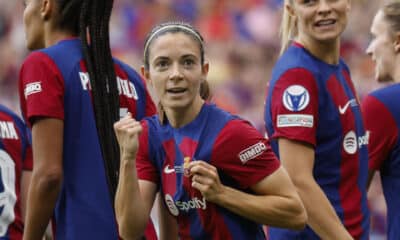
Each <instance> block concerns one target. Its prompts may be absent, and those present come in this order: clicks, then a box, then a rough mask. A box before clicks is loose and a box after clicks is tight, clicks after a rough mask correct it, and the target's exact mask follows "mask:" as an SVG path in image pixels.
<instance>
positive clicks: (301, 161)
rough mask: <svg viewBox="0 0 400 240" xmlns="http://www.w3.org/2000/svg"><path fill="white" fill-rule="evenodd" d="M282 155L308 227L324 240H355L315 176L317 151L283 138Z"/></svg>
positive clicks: (280, 146) (281, 158)
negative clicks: (305, 212) (304, 209)
mask: <svg viewBox="0 0 400 240" xmlns="http://www.w3.org/2000/svg"><path fill="white" fill-rule="evenodd" d="M278 142H279V155H280V160H281V162H282V164H283V165H284V167H285V168H286V169H287V171H288V173H289V175H290V177H291V178H292V181H293V183H294V185H295V186H296V188H297V191H298V193H299V194H300V197H301V199H302V200H303V203H304V206H305V208H306V211H307V215H308V222H307V224H308V225H309V226H310V227H311V228H312V229H313V230H314V231H315V232H316V233H317V234H318V235H319V236H320V237H321V238H323V239H352V237H351V235H350V234H349V233H348V231H347V230H346V229H345V227H344V226H343V224H342V223H341V221H340V219H339V217H338V216H337V215H336V212H335V210H334V208H333V207H332V205H331V203H330V202H329V200H328V198H327V197H326V196H325V194H324V192H323V191H322V189H321V188H320V187H319V185H318V183H317V182H316V181H315V179H314V176H313V167H314V155H315V152H314V149H313V148H312V147H311V146H309V145H305V144H302V143H300V142H297V141H292V140H288V139H285V138H280V139H279V140H278Z"/></svg>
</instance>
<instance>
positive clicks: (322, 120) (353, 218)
mask: <svg viewBox="0 0 400 240" xmlns="http://www.w3.org/2000/svg"><path fill="white" fill-rule="evenodd" d="M265 125H266V130H267V134H268V136H269V137H270V138H271V145H272V149H273V150H274V152H275V153H276V154H279V152H278V146H277V139H278V138H287V139H291V140H296V141H300V142H304V143H307V144H310V145H312V146H313V147H314V149H315V162H314V170H313V175H314V178H315V180H316V182H317V183H318V184H319V186H320V187H321V189H322V190H323V191H324V193H325V195H326V196H327V198H328V199H329V201H330V203H331V204H332V206H333V207H334V209H335V211H336V213H337V215H338V216H339V218H340V220H341V221H342V222H343V224H344V226H345V227H346V229H347V230H348V231H349V232H350V234H351V235H352V236H353V237H354V238H355V239H368V231H369V219H368V218H369V211H368V207H367V199H366V182H367V172H368V151H367V146H366V145H367V144H368V137H369V134H368V132H366V131H365V130H364V126H363V121H362V116H361V111H360V106H359V102H358V100H357V96H356V93H355V90H354V86H353V83H352V81H351V78H350V72H349V69H348V67H347V66H346V64H345V63H344V62H343V61H342V60H340V62H339V64H337V65H330V64H327V63H325V62H323V61H321V60H319V59H317V58H315V57H314V56H313V55H311V54H310V53H309V52H308V51H307V50H306V49H305V48H303V47H302V46H301V45H300V44H298V43H294V44H292V45H291V46H290V47H289V49H288V50H287V51H286V52H285V53H284V54H283V55H282V57H281V58H280V59H279V60H278V62H277V64H276V66H275V68H274V69H273V73H272V79H271V81H270V82H269V87H268V92H267V98H266V105H265ZM270 234H271V239H319V238H318V237H317V235H316V234H315V233H314V232H313V231H312V230H311V228H310V227H307V228H306V229H305V230H304V231H290V230H284V229H278V228H271V229H270Z"/></svg>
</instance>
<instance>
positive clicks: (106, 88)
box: [56, 0, 120, 201]
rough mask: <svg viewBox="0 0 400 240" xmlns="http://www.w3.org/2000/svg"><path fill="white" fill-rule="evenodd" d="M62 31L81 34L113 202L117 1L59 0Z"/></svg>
mask: <svg viewBox="0 0 400 240" xmlns="http://www.w3.org/2000/svg"><path fill="white" fill-rule="evenodd" d="M56 1H57V4H58V7H59V12H60V17H59V19H58V26H59V27H60V28H61V29H64V30H66V31H70V32H71V33H73V34H76V35H79V37H80V40H81V43H82V50H83V55H84V60H85V63H86V67H87V71H88V73H89V77H90V85H91V90H92V99H93V105H94V114H95V119H96V127H97V133H98V136H99V141H100V146H101V150H102V155H103V160H104V167H105V171H106V176H107V183H108V186H109V192H110V197H111V201H114V196H115V192H116V189H117V185H118V171H119V161H120V160H119V148H118V143H117V140H116V137H115V134H114V131H113V124H114V122H116V121H118V119H119V93H118V88H117V81H116V74H115V71H114V62H113V59H112V56H111V50H110V40H109V21H110V17H111V11H112V7H113V0H56Z"/></svg>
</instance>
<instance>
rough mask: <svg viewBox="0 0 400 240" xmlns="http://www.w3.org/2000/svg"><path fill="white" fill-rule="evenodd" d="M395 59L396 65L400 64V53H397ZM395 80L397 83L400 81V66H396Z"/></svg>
mask: <svg viewBox="0 0 400 240" xmlns="http://www.w3.org/2000/svg"><path fill="white" fill-rule="evenodd" d="M395 61H396V63H395V66H400V54H397V55H396V57H395ZM393 80H394V81H395V82H396V83H400V68H398V67H397V68H396V70H395V72H394V75H393Z"/></svg>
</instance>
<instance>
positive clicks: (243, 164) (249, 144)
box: [210, 119, 280, 189]
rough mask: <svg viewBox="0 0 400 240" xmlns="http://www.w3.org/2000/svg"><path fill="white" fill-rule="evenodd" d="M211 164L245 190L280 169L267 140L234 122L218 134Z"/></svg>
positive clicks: (252, 130)
mask: <svg viewBox="0 0 400 240" xmlns="http://www.w3.org/2000/svg"><path fill="white" fill-rule="evenodd" d="M210 163H211V164H212V165H214V166H215V167H217V168H218V170H220V171H222V172H224V173H225V174H227V175H228V176H230V177H232V178H233V179H235V181H236V182H237V183H238V184H239V186H240V187H241V188H243V189H246V188H248V187H250V186H253V185H254V184H256V183H258V182H259V181H261V180H262V179H264V178H265V177H267V176H269V175H270V174H272V173H273V172H274V171H275V170H276V169H278V167H279V166H280V163H279V161H278V160H277V158H276V156H275V155H274V153H273V152H272V150H271V147H270V145H269V142H268V140H267V139H265V138H264V137H262V135H261V134H260V133H259V132H258V131H257V130H256V129H255V128H254V127H253V126H251V125H250V123H248V122H246V121H244V120H240V119H235V120H231V121H230V122H228V124H227V125H226V126H225V127H224V128H223V129H222V130H221V132H220V133H219V135H218V137H217V139H216V141H215V144H214V147H213V149H212V153H211V162H210Z"/></svg>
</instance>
